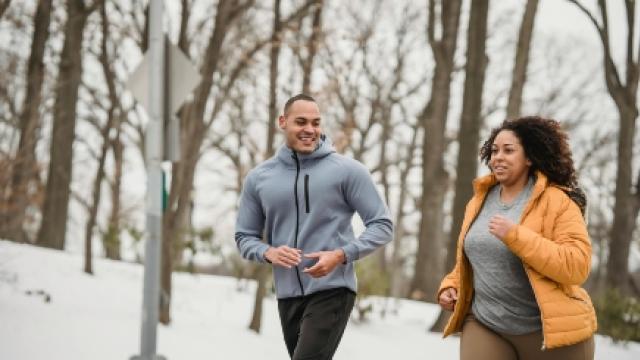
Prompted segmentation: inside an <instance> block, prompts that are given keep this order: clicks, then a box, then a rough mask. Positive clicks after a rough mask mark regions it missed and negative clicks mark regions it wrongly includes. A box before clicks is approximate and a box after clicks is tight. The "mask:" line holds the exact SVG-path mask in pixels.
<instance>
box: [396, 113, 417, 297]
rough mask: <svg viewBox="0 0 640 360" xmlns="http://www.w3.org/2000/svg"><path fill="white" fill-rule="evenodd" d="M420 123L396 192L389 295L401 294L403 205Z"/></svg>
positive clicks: (406, 196) (414, 129) (397, 295)
mask: <svg viewBox="0 0 640 360" xmlns="http://www.w3.org/2000/svg"><path fill="white" fill-rule="evenodd" d="M419 126H420V124H416V125H415V126H414V127H413V134H412V135H411V143H410V144H409V146H408V148H407V154H406V156H405V166H404V168H403V169H402V170H401V171H400V187H399V190H400V193H399V194H398V210H397V213H396V218H395V221H394V233H393V252H392V254H391V284H390V286H389V287H390V289H391V296H392V297H394V298H399V297H400V296H401V295H402V294H401V291H400V283H401V281H402V268H403V266H404V261H402V258H401V251H402V243H403V239H404V235H405V228H404V216H405V214H404V206H405V204H406V201H407V198H408V196H409V194H408V191H407V180H408V178H409V172H410V171H411V168H413V158H414V156H415V154H414V153H415V149H416V144H417V140H418V131H419V129H418V127H419Z"/></svg>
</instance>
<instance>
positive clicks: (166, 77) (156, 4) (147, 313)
mask: <svg viewBox="0 0 640 360" xmlns="http://www.w3.org/2000/svg"><path fill="white" fill-rule="evenodd" d="M149 6H150V9H149V51H148V52H147V54H146V55H145V57H144V60H143V61H142V63H141V65H140V66H138V68H137V69H136V71H134V73H133V74H132V76H131V77H130V79H129V81H128V82H127V86H128V88H129V89H130V90H131V91H132V92H133V95H134V97H135V98H136V100H137V101H138V102H139V103H140V104H141V105H142V106H143V107H144V108H145V109H146V111H147V114H148V116H149V122H148V124H147V131H146V147H145V158H146V166H147V197H146V213H147V216H146V227H147V239H146V244H145V256H144V258H145V262H144V285H143V304H142V326H141V341H140V355H136V356H133V357H132V358H131V359H132V360H165V359H166V358H165V357H163V356H161V355H157V354H156V337H157V336H156V335H157V324H158V312H159V305H160V268H161V267H160V265H161V249H162V246H161V245H162V244H161V241H162V212H163V191H164V188H163V172H162V162H163V161H164V160H168V161H172V162H173V161H178V160H179V159H180V126H179V119H178V118H177V117H176V115H175V112H176V111H177V110H178V109H179V108H180V106H181V105H182V103H183V101H184V100H185V98H186V97H187V96H188V95H189V93H190V92H191V90H192V89H193V88H194V87H195V86H196V85H197V84H198V83H199V82H200V76H199V74H198V72H197V70H196V69H195V68H194V67H193V65H191V63H190V62H189V59H188V58H187V57H186V56H185V55H184V54H182V52H181V51H180V50H179V49H178V48H177V47H176V46H174V45H173V44H171V43H170V42H169V41H168V40H167V39H166V38H165V36H164V32H163V30H162V14H163V4H162V0H151V2H150V4H149Z"/></svg>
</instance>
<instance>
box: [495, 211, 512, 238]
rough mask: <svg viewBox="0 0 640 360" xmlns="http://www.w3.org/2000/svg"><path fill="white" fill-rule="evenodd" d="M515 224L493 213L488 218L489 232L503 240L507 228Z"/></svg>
mask: <svg viewBox="0 0 640 360" xmlns="http://www.w3.org/2000/svg"><path fill="white" fill-rule="evenodd" d="M514 226H516V224H515V223H514V222H513V221H511V220H509V219H507V218H506V217H504V216H502V215H495V216H493V217H492V218H491V219H490V220H489V232H490V233H491V234H492V235H493V236H495V237H497V238H498V239H500V240H504V238H505V237H506V236H507V233H508V232H509V230H511V228H512V227H514Z"/></svg>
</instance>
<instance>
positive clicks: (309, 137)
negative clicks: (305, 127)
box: [298, 136, 316, 144]
mask: <svg viewBox="0 0 640 360" xmlns="http://www.w3.org/2000/svg"><path fill="white" fill-rule="evenodd" d="M298 140H300V141H302V142H303V143H305V144H308V143H313V142H315V141H316V138H315V137H312V136H308V137H307V136H304V137H302V136H301V137H298Z"/></svg>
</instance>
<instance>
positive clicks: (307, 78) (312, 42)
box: [302, 0, 324, 95]
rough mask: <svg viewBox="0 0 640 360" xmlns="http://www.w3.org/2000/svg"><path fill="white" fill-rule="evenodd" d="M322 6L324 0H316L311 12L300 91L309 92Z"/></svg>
mask: <svg viewBox="0 0 640 360" xmlns="http://www.w3.org/2000/svg"><path fill="white" fill-rule="evenodd" d="M323 8H324V0H318V1H317V5H316V10H315V11H314V12H313V20H312V21H311V36H309V41H308V43H307V50H308V51H309V54H308V55H307V57H306V59H305V61H304V62H303V63H302V93H303V94H307V95H308V94H310V93H311V74H312V73H313V61H314V59H315V57H316V53H317V52H318V45H319V44H318V43H319V41H320V38H321V34H322V9H323Z"/></svg>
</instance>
